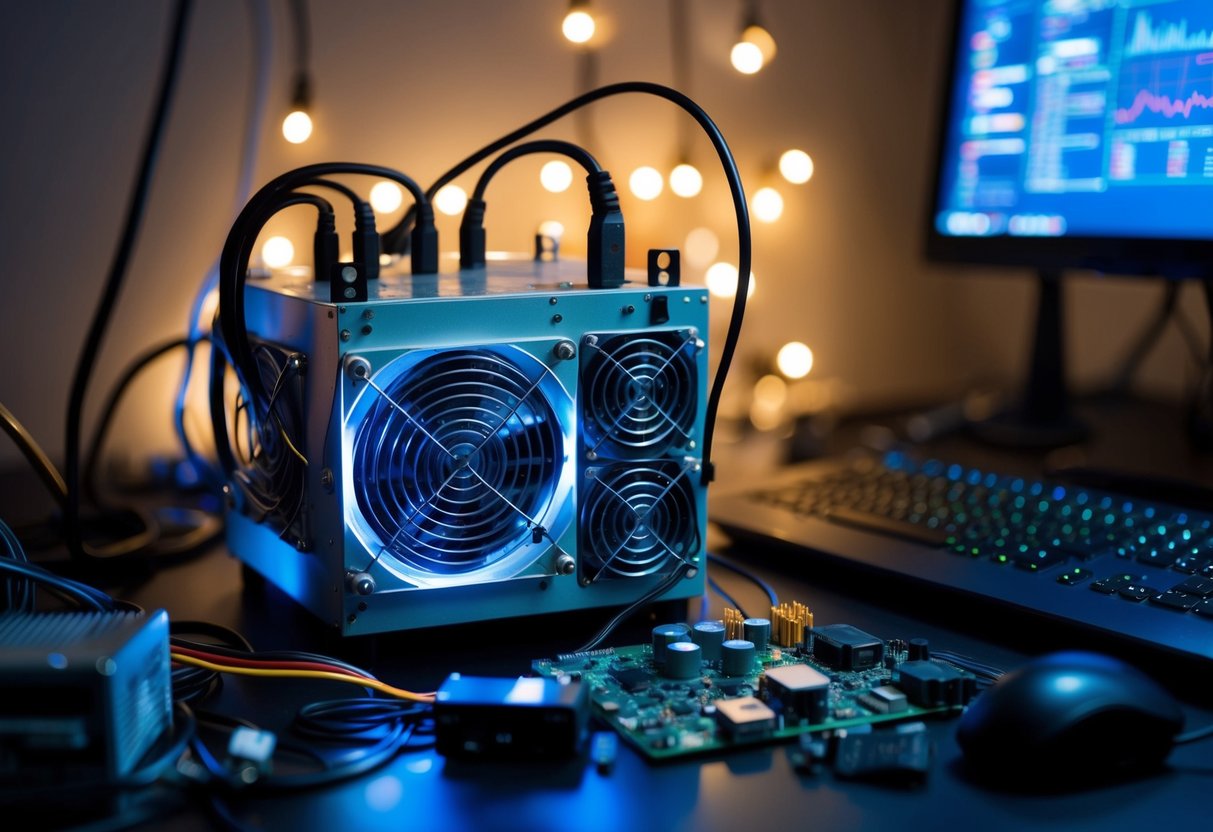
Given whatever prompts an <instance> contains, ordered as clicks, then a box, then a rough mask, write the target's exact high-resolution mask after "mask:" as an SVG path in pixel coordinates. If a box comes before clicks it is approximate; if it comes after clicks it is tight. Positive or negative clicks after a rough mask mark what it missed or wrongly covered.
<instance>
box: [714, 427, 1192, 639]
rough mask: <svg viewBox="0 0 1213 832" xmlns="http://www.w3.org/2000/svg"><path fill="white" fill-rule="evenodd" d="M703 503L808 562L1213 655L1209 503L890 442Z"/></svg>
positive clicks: (747, 535)
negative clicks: (951, 457) (1004, 469)
mask: <svg viewBox="0 0 1213 832" xmlns="http://www.w3.org/2000/svg"><path fill="white" fill-rule="evenodd" d="M709 517H710V518H711V520H712V521H713V522H715V523H716V524H718V525H719V526H720V527H721V528H722V529H724V530H725V531H726V532H727V533H728V534H729V535H730V536H731V537H732V538H734V540H736V541H739V542H740V541H746V542H758V543H762V544H767V545H768V546H770V548H771V550H772V551H773V552H776V553H779V555H780V556H781V557H784V558H787V557H788V553H789V551H790V552H791V553H792V554H791V558H790V559H789V560H785V561H784V563H785V564H786V565H788V566H790V567H791V568H793V569H795V570H796V571H798V572H802V573H804V574H809V573H810V569H811V564H812V562H813V560H814V559H826V560H829V561H831V562H833V563H835V564H847V565H853V566H856V567H862V568H863V569H865V570H867V571H876V572H879V573H882V574H883V575H884V576H886V577H892V578H897V579H904V580H906V581H907V582H911V583H914V584H917V585H921V586H928V587H931V588H934V589H942V590H947V591H952V592H956V593H961V594H963V595H966V596H969V597H970V598H973V599H978V600H982V601H990V602H995V604H996V606H997V607H998V608H999V609H1002V610H1004V611H1011V612H1022V613H1028V614H1032V615H1035V616H1040V617H1043V618H1046V619H1051V620H1054V621H1060V622H1065V623H1069V624H1073V625H1077V626H1078V627H1081V628H1088V629H1090V630H1094V631H1098V632H1099V633H1101V634H1102V635H1104V636H1110V637H1112V638H1113V639H1115V640H1117V641H1123V642H1132V643H1134V644H1136V645H1137V646H1140V647H1145V648H1148V649H1151V650H1159V651H1162V652H1166V653H1170V654H1176V655H1179V656H1183V657H1185V658H1196V659H1201V660H1213V514H1210V513H1208V512H1205V511H1198V510H1190V509H1186V508H1183V507H1181V506H1177V505H1170V504H1167V503H1163V502H1157V501H1153V500H1142V499H1138V498H1131V497H1128V496H1125V495H1121V494H1116V493H1112V492H1108V491H1102V490H1099V489H1094V488H1083V487H1074V486H1072V485H1067V484H1064V483H1061V482H1053V481H1049V480H1044V479H1031V478H1024V477H1017V476H1011V475H1007V474H1005V473H999V472H996V471H983V470H980V469H977V468H971V467H967V466H963V465H959V464H956V463H948V462H944V461H940V460H933V459H928V460H922V459H917V458H914V457H912V456H911V455H909V454H907V453H904V452H900V451H895V452H890V453H887V454H885V455H883V456H880V457H877V456H865V457H863V458H861V459H858V460H843V459H834V460H828V461H824V462H819V463H810V464H809V465H807V466H797V467H795V468H790V469H788V470H787V472H786V473H784V474H782V475H780V476H779V477H778V478H776V479H774V480H772V481H770V482H769V483H765V484H764V485H763V486H761V487H758V488H751V489H743V490H739V491H734V492H732V493H724V494H720V495H713V496H712V499H711V503H710V510H709ZM771 544H774V545H773V546H771Z"/></svg>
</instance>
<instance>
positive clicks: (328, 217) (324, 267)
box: [312, 210, 341, 281]
mask: <svg viewBox="0 0 1213 832" xmlns="http://www.w3.org/2000/svg"><path fill="white" fill-rule="evenodd" d="M340 247H341V244H340V242H339V241H338V240H337V224H336V221H335V220H334V218H333V212H332V211H324V210H321V211H319V212H318V214H317V217H316V233H315V235H314V236H313V237H312V270H313V272H314V276H315V279H316V280H318V281H320V280H323V281H327V280H328V279H329V274H330V273H332V271H333V267H334V266H336V265H337V260H338V258H340V256H341V255H340Z"/></svg>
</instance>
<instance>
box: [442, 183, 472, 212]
mask: <svg viewBox="0 0 1213 832" xmlns="http://www.w3.org/2000/svg"><path fill="white" fill-rule="evenodd" d="M467 204H468V194H467V191H465V190H464V189H463V188H461V187H459V186H458V185H444V186H443V187H442V188H441V189H440V190H439V191H438V193H436V194H434V207H435V208H437V209H438V210H439V211H441V212H442V213H443V214H446V215H447V216H448V217H453V216H455V215H457V214H461V213H463V209H464V208H466V207H467Z"/></svg>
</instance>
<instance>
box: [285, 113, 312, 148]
mask: <svg viewBox="0 0 1213 832" xmlns="http://www.w3.org/2000/svg"><path fill="white" fill-rule="evenodd" d="M311 135H312V117H311V116H309V115H308V114H307V113H306V112H304V111H303V110H295V111H294V112H292V113H290V114H289V115H288V116H287V117H286V118H284V119H283V120H282V137H283V138H284V139H286V140H287V141H288V142H290V143H291V144H303V143H304V142H306V141H307V140H308V138H309V137H310V136H311Z"/></svg>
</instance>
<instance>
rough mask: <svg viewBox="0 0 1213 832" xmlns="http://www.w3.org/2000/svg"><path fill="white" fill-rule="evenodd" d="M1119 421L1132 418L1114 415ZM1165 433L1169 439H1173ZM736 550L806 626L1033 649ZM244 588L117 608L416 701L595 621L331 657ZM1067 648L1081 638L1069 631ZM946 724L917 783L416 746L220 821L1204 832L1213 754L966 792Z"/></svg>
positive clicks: (276, 710) (235, 684) (1003, 661)
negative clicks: (315, 664) (1116, 777)
mask: <svg viewBox="0 0 1213 832" xmlns="http://www.w3.org/2000/svg"><path fill="white" fill-rule="evenodd" d="M1112 415H1113V416H1115V415H1116V412H1115V411H1113V412H1112ZM1139 415H1140V414H1139ZM1120 416H1121V417H1124V418H1125V419H1126V420H1127V421H1128V422H1129V423H1131V424H1136V422H1134V420H1133V419H1130V418H1128V417H1127V416H1125V415H1124V414H1123V413H1122V414H1120ZM1168 433H1169V435H1172V436H1174V435H1178V431H1176V432H1175V433H1174V434H1171V433H1170V432H1168ZM1129 435H1130V437H1131V436H1132V432H1131V431H1130V434H1129ZM1101 436H1104V437H1105V438H1104V439H1100V440H1098V442H1099V443H1107V442H1110V441H1111V440H1109V439H1107V438H1106V437H1107V434H1101ZM1142 441H1145V440H1144V439H1143V440H1142ZM1167 441H1170V440H1167ZM941 444H942V445H944V446H946V447H945V450H949V451H956V450H959V451H962V452H963V451H966V450H967V451H969V452H971V451H972V447H971V446H970V445H968V444H967V443H965V442H964V441H963V440H959V439H947V440H944V442H942V443H941ZM1092 447H1093V448H1094V447H1101V448H1102V447H1103V445H1102V444H1095V445H1092ZM1121 447H1122V448H1123V449H1124V450H1123V451H1122V452H1121V457H1120V458H1121V459H1122V460H1124V459H1128V460H1130V461H1131V462H1135V461H1143V462H1149V463H1153V464H1157V463H1158V458H1157V454H1156V453H1153V452H1151V451H1150V450H1149V449H1147V450H1145V451H1144V452H1143V451H1142V450H1141V447H1140V445H1139V444H1135V443H1133V442H1132V441H1130V442H1129V444H1127V445H1122V446H1121ZM1108 450H1109V452H1114V447H1113V446H1112V445H1108ZM1100 453H1103V451H1100ZM1001 459H1002V460H1003V461H1008V460H1010V459H1011V457H1001ZM1015 459H1018V460H1019V463H1020V464H1023V465H1025V466H1031V465H1033V464H1039V462H1040V458H1039V457H1037V458H1036V459H1035V461H1034V460H1033V458H1032V457H1031V456H1024V455H1018V456H1016V457H1015ZM1193 464H1194V465H1195V464H1197V463H1193ZM1200 464H1203V463H1200ZM1137 467H1139V468H1148V465H1139V466H1137ZM733 555H734V557H749V556H751V555H752V556H754V557H753V558H752V560H751V563H752V565H753V568H754V571H755V572H757V573H758V574H760V575H761V576H763V577H764V578H767V579H768V580H770V581H771V582H772V583H773V584H774V585H775V587H776V589H777V590H778V591H779V594H780V597H781V599H784V600H792V599H798V600H802V601H805V602H807V603H809V604H810V605H811V606H812V607H813V609H814V611H815V613H816V619H817V621H818V622H819V623H831V622H844V623H849V624H853V625H855V626H857V627H860V628H861V629H864V630H866V631H869V632H871V633H873V634H876V635H878V636H880V637H882V638H886V639H888V638H894V637H901V638H914V637H925V638H928V639H930V642H931V644H932V646H934V647H936V648H938V649H944V648H946V649H949V650H953V651H956V652H959V653H964V654H967V655H970V656H974V657H977V658H979V659H981V660H983V661H985V662H988V663H990V664H994V665H996V666H1000V667H1003V668H1012V667H1014V666H1016V665H1017V664H1018V663H1020V662H1021V661H1023V660H1024V659H1025V658H1026V657H1027V652H1028V651H1030V650H1031V649H1033V646H1032V645H1031V644H1030V643H1026V642H1024V640H1023V639H1021V638H1019V636H1018V634H1017V632H1016V631H1015V629H1013V628H1007V629H1005V630H1002V631H1000V630H999V629H998V626H997V623H996V622H995V623H993V624H991V623H990V622H986V626H984V627H982V628H981V630H980V633H981V634H980V635H977V634H976V633H975V628H973V627H972V626H970V624H969V623H968V622H966V621H964V620H954V619H953V618H952V617H950V616H949V613H948V610H947V609H940V608H935V609H930V610H925V609H916V608H915V604H914V601H913V599H901V601H900V602H899V603H896V602H894V601H892V600H890V598H889V597H888V596H887V595H877V594H873V593H871V592H869V591H868V590H867V588H866V587H865V586H863V585H861V584H858V583H856V582H853V581H849V580H848V579H847V577H846V576H845V575H844V576H826V575H820V576H819V575H812V574H798V575H789V574H780V573H777V572H776V571H774V570H773V569H771V568H770V567H768V566H765V565H764V564H763V563H762V560H761V553H747V552H734V553H733ZM719 580H720V581H721V582H722V583H724V584H725V585H726V587H727V588H728V589H729V590H730V591H733V592H735V593H736V594H737V596H738V597H739V600H741V601H742V603H743V604H747V605H748V606H750V607H752V608H755V609H757V608H760V607H761V606H762V596H761V595H760V594H759V593H758V592H757V590H756V589H755V588H754V587H752V586H751V585H749V584H747V583H745V582H744V581H742V580H740V579H738V578H736V577H735V576H733V575H731V574H728V573H722V574H721V575H720V576H719ZM242 584H243V582H242V577H241V567H240V565H239V564H238V563H237V562H235V561H234V560H233V559H231V558H230V557H228V556H227V555H226V553H225V552H223V551H216V552H212V553H210V554H208V555H206V556H204V557H202V558H200V559H198V560H196V561H194V562H191V563H188V564H185V565H183V566H180V567H177V568H174V569H171V570H166V571H164V572H162V573H160V574H157V575H155V576H154V577H152V578H151V579H150V580H148V581H146V582H145V583H143V584H142V585H140V586H138V587H134V588H131V589H132V591H130V592H128V593H127V597H131V598H132V599H133V600H135V601H137V602H139V603H140V604H143V605H145V606H149V607H151V606H163V607H165V608H166V609H168V610H169V612H170V614H171V615H172V617H173V618H174V619H204V620H208V621H213V622H218V623H223V624H228V625H231V626H234V627H236V628H237V629H240V630H241V631H242V632H244V633H245V634H246V635H248V636H249V638H250V639H251V640H252V641H253V643H254V645H255V646H257V647H258V648H262V649H265V648H284V647H302V648H306V649H310V650H317V651H326V650H327V651H330V652H332V651H338V650H339V651H340V652H341V653H342V654H343V657H345V658H347V659H349V660H352V661H355V662H360V663H362V664H364V665H367V666H368V667H369V669H371V670H372V671H374V672H376V673H377V674H378V675H379V676H380V677H381V678H383V679H384V680H385V681H388V682H391V683H393V684H398V685H401V686H404V687H409V688H411V689H414V690H424V689H432V687H433V686H434V685H436V684H437V683H438V682H439V681H440V680H441V679H442V678H443V677H444V676H445V675H446V673H448V672H450V671H456V670H457V671H462V672H464V673H485V674H501V675H518V674H523V673H526V672H527V671H528V670H529V667H530V661H531V659H534V658H541V657H548V656H552V655H554V654H555V653H557V652H561V651H563V650H567V649H569V648H570V647H571V646H573V645H576V644H577V643H579V641H580V640H581V637H582V635H583V634H584V632H588V631H589V630H588V628H589V627H590V626H591V622H589V621H579V622H576V623H575V624H569V623H567V622H564V621H560V620H557V621H550V622H539V623H538V624H532V625H525V624H522V623H517V622H505V623H501V624H494V625H491V626H480V627H476V626H470V627H461V628H457V629H455V630H454V631H451V632H445V633H440V634H436V635H435V634H430V633H412V634H398V635H392V636H386V637H380V638H379V639H376V640H365V641H361V642H354V643H350V644H344V645H340V644H338V645H335V644H333V643H332V641H331V640H330V639H328V638H327V637H326V635H325V633H324V631H323V630H322V629H321V628H320V627H319V625H317V624H316V623H315V622H314V621H312V620H311V619H310V618H309V617H308V616H307V615H306V614H305V613H303V612H301V611H299V610H298V609H296V608H295V607H293V606H292V605H291V604H290V603H289V602H288V601H286V600H285V599H284V598H283V596H281V595H280V594H279V593H278V592H277V591H276V590H275V589H273V588H272V587H262V588H257V587H253V588H249V589H245V588H243V586H242ZM115 590H120V588H115ZM720 609H721V605H720V604H719V602H718V600H717V599H716V598H715V597H714V596H713V598H712V613H713V614H714V615H719V612H720ZM600 622H601V618H599V619H597V623H600ZM652 623H654V622H653V621H651V620H650V621H639V622H637V624H636V626H635V627H634V628H633V629H632V631H631V632H630V633H627V632H625V633H621V634H620V635H619V637H618V638H617V639H612V642H614V643H619V644H625V643H634V642H635V641H638V640H640V639H641V638H642V637H643V636H642V634H643V633H645V632H647V628H648V627H649V626H651V624H652ZM1064 640H1065V641H1066V643H1068V644H1080V643H1081V639H1078V640H1077V641H1073V640H1071V637H1070V636H1066V637H1065V639H1064ZM1211 682H1213V673H1209V674H1207V675H1206V679H1205V684H1206V686H1207V685H1208V684H1209V683H1211ZM333 687H335V686H334V685H332V684H327V683H323V682H306V683H298V682H295V681H281V680H254V679H246V678H230V677H229V678H228V679H227V682H226V684H225V686H224V689H223V691H222V693H221V694H220V695H219V697H218V698H217V699H216V700H215V701H214V702H213V703H211V704H210V705H208V707H209V708H210V709H211V710H215V711H224V712H227V713H230V714H233V715H240V716H246V717H248V718H251V719H253V720H255V721H258V722H259V723H261V724H263V725H264V726H265V727H268V728H280V727H282V726H284V725H285V724H286V723H287V722H289V719H290V717H291V715H292V714H293V713H294V710H295V709H296V708H297V707H298V706H299V705H301V704H303V703H305V702H307V701H311V700H314V699H325V698H337V697H340V696H345V695H348V693H347V691H345V690H338V691H334V690H333V689H332V688H333ZM1186 705H1187V707H1186V711H1187V714H1188V727H1189V728H1196V727H1200V726H1203V725H1205V724H1208V723H1209V722H1211V721H1213V711H1211V710H1210V700H1209V699H1208V698H1207V697H1205V698H1204V700H1203V702H1200V703H1191V702H1189V703H1186ZM954 728H955V721H954V720H940V721H935V722H931V723H929V724H928V730H929V732H930V736H931V739H932V741H933V742H934V745H935V760H934V764H933V767H932V770H931V772H930V776H929V778H928V779H927V781H926V783H925V785H923V786H922V787H920V788H914V789H900V788H893V787H888V786H880V785H872V784H867V783H856V782H843V781H840V780H837V779H835V777H834V775H833V774H832V773H831V772H829V771H828V770H827V771H825V772H823V773H821V774H819V775H817V776H808V775H804V774H801V773H798V772H797V771H796V770H795V769H794V768H793V767H792V765H791V764H790V762H789V757H788V753H787V752H788V747H787V746H782V745H777V746H773V747H769V748H763V749H760V750H754V751H745V752H741V753H736V754H731V755H728V756H726V757H723V758H720V757H715V758H714V757H708V758H703V759H692V760H688V761H685V762H678V763H672V764H663V765H659V766H655V765H650V764H647V763H646V762H644V761H643V760H642V759H641V758H640V757H639V756H638V755H637V754H635V753H634V752H633V751H632V750H631V749H629V748H627V747H626V746H624V745H622V744H621V746H620V753H619V758H618V760H617V762H616V764H615V767H614V769H613V771H611V772H610V773H608V774H601V773H599V772H598V771H596V770H595V769H594V767H593V766H592V765H587V763H586V760H585V759H584V758H579V759H574V760H572V761H567V762H558V763H509V764H491V763H485V764H470V763H459V764H454V763H450V762H448V761H446V760H444V759H443V758H442V757H440V756H437V755H436V754H434V753H433V752H432V751H420V752H416V753H411V754H406V755H403V756H400V757H398V758H396V759H395V760H394V761H393V762H392V763H391V764H390V765H388V766H387V767H385V768H383V769H380V770H378V771H376V772H374V773H371V774H369V775H367V776H365V777H363V778H361V779H358V780H354V781H351V782H349V783H346V784H344V785H341V786H337V787H333V788H330V789H327V790H324V791H318V792H313V793H307V794H302V795H293V796H290V797H282V798H265V799H256V800H251V799H250V800H235V801H232V802H231V803H230V809H231V812H232V814H233V815H234V816H235V817H236V818H237V819H238V820H240V821H241V822H242V823H244V824H247V825H248V826H249V827H253V828H267V829H292V830H297V829H343V828H351V829H359V830H377V829H384V830H393V831H394V832H398V831H399V830H405V829H427V830H434V829H440V830H443V831H444V832H453V830H463V829H468V830H490V829H510V830H513V829H527V830H546V829H552V830H557V829H560V830H567V829H577V830H599V829H601V830H611V831H612V832H619V831H620V830H629V832H631V831H632V830H650V829H651V830H663V831H664V830H676V829H678V830H681V829H688V830H738V829H745V830H768V829H770V830H775V829H782V828H796V829H820V830H825V829H839V830H843V829H845V830H861V829H871V830H881V831H882V832H886V830H890V829H910V830H918V829H953V830H958V831H959V830H972V829H980V830H982V832H994V830H1004V829H1005V830H1023V829H1028V828H1032V829H1035V830H1050V829H1064V830H1067V831H1068V830H1084V829H1090V830H1100V832H1107V830H1116V829H1153V828H1155V827H1157V826H1158V825H1159V823H1160V822H1161V823H1166V824H1168V825H1173V826H1175V827H1176V828H1202V827H1203V826H1206V825H1207V824H1208V822H1209V816H1210V810H1209V797H1208V793H1209V790H1210V788H1211V787H1213V742H1204V743H1196V744H1194V745H1189V746H1186V747H1182V748H1179V749H1177V750H1176V751H1175V752H1174V753H1173V754H1172V756H1171V758H1170V770H1169V771H1166V772H1164V773H1161V774H1158V775H1156V776H1152V777H1149V778H1147V779H1143V780H1137V781H1132V782H1129V783H1124V784H1120V785H1116V786H1110V787H1106V788H1099V789H1094V790H1087V791H1083V792H1080V793H1066V792H1061V793H1055V794H1050V793H1047V792H1048V790H1047V789H1045V790H1042V793H1041V794H1031V795H1024V794H1017V793H1004V792H999V791H993V790H990V789H987V788H983V787H979V786H976V785H974V784H971V783H969V782H968V781H967V780H966V779H965V777H964V773H963V770H962V769H961V767H960V766H959V761H960V751H959V748H958V747H957V744H956V742H955V739H954V737H953V732H954ZM155 824H156V825H159V826H163V827H164V828H169V827H170V826H171V828H173V829H178V830H188V829H204V828H210V827H211V821H210V820H208V819H207V817H206V816H205V814H204V813H203V812H202V811H201V810H200V809H199V808H197V807H196V806H194V807H190V808H186V809H183V810H179V811H177V812H175V813H174V814H172V815H170V816H167V817H165V818H163V819H162V820H157V821H156V822H155Z"/></svg>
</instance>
